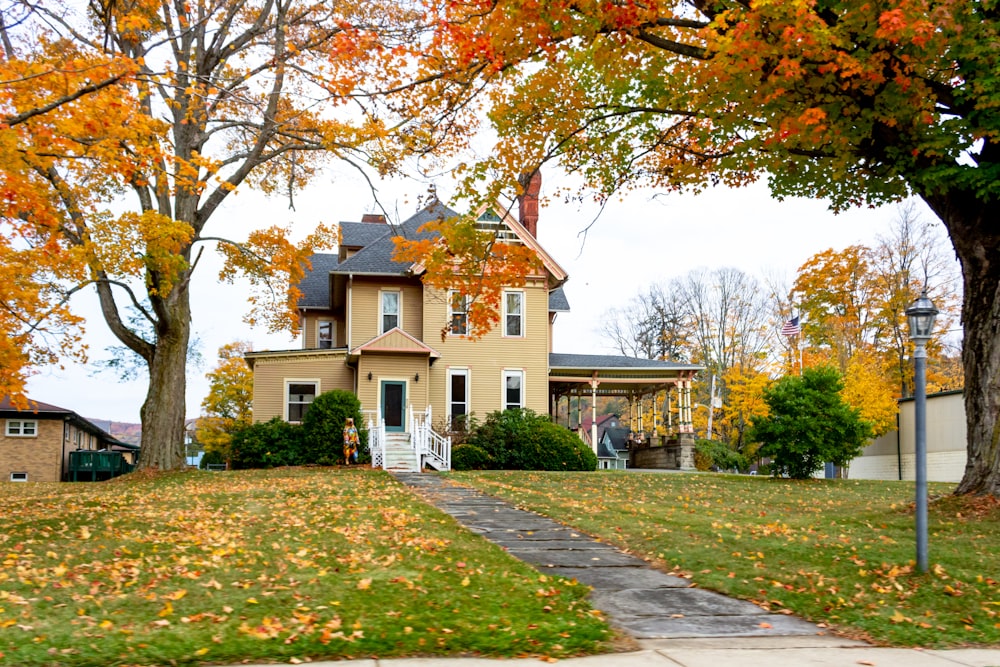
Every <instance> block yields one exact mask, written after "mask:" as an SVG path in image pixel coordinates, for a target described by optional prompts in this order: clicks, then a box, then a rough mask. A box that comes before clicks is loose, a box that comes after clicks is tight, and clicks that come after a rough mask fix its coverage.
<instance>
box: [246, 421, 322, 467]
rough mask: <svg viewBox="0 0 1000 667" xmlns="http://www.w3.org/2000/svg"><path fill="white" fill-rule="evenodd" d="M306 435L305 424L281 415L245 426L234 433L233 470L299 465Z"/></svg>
mask: <svg viewBox="0 0 1000 667" xmlns="http://www.w3.org/2000/svg"><path fill="white" fill-rule="evenodd" d="M302 435H303V434H302V427H301V426H297V425H295V424H289V423H288V422H286V421H284V420H283V419H281V418H280V417H275V418H274V419H272V420H271V421H269V422H261V423H258V424H251V425H250V426H246V427H244V428H241V429H239V430H237V431H235V432H234V433H233V440H232V443H231V445H230V457H231V458H230V464H231V466H232V468H233V470H246V469H249V468H275V467H278V466H293V465H299V464H301V463H303V462H304V461H303V459H302Z"/></svg>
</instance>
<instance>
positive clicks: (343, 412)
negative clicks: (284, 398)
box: [302, 389, 371, 465]
mask: <svg viewBox="0 0 1000 667" xmlns="http://www.w3.org/2000/svg"><path fill="white" fill-rule="evenodd" d="M348 417H353V418H354V425H355V426H356V427H357V429H358V440H359V441H360V442H359V445H358V462H359V463H368V462H370V461H371V455H370V453H369V451H368V432H367V431H366V430H364V429H363V428H362V427H363V424H364V422H362V418H361V402H360V401H359V400H358V397H357V396H355V395H354V394H353V393H351V392H349V391H344V390H342V389H334V390H332V391H325V392H323V393H322V394H320V395H319V396H317V397H316V399H315V400H314V401H313V402H312V403H310V404H309V409H308V410H306V414H305V417H303V418H302V436H303V438H302V462H303V463H318V464H320V465H335V464H338V463H344V424H346V423H347V418H348Z"/></svg>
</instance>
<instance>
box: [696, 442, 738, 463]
mask: <svg viewBox="0 0 1000 667" xmlns="http://www.w3.org/2000/svg"><path fill="white" fill-rule="evenodd" d="M694 461H695V467H696V468H697V469H698V470H736V471H741V470H746V469H747V468H749V467H750V465H749V463H748V462H747V459H746V457H745V456H743V455H742V454H740V453H739V452H737V451H733V450H732V449H731V448H730V447H729V445H727V444H726V443H724V442H720V441H718V440H696V441H695V443H694Z"/></svg>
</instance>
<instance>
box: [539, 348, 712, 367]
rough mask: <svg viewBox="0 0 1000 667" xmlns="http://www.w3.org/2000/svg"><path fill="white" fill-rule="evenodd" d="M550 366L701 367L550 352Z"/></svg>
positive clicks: (603, 355) (655, 360) (601, 355)
mask: <svg viewBox="0 0 1000 667" xmlns="http://www.w3.org/2000/svg"><path fill="white" fill-rule="evenodd" d="M549 368H649V369H701V368H703V367H702V366H698V365H696V364H686V363H678V362H676V361H660V360H658V359H635V358H633V357H618V356H613V355H606V354H563V353H555V352H554V353H552V354H549Z"/></svg>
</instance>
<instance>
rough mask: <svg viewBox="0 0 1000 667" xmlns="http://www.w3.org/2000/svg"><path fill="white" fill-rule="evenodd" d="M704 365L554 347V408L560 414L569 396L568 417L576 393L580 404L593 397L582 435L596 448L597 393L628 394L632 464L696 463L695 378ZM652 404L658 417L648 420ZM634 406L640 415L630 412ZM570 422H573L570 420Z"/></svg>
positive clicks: (675, 466) (677, 466)
mask: <svg viewBox="0 0 1000 667" xmlns="http://www.w3.org/2000/svg"><path fill="white" fill-rule="evenodd" d="M702 369H703V367H702V366H699V365H696V364H686V363H678V362H673V361H660V360H655V359H635V358H632V357H619V356H613V355H593V354H555V353H553V354H550V355H549V414H550V415H551V416H552V417H553V419H555V418H556V416H557V415H558V413H559V407H560V404H561V402H562V401H563V399H565V400H566V405H567V410H566V414H567V419H568V418H569V415H570V414H571V413H572V410H571V409H570V408H571V406H572V401H573V399H574V398H575V399H576V400H577V405H578V406H579V405H580V404H581V403H582V399H583V398H585V397H586V398H589V399H590V411H591V427H590V432H589V433H580V436H581V439H583V440H584V441H585V442H588V441H589V444H590V445H591V447H592V448H593V449H594V453H595V454H597V453H599V441H598V436H599V434H598V426H597V398H598V397H611V396H618V397H625V398H627V399H628V402H629V416H630V420H629V421H630V424H631V425H632V431H633V432H632V434H631V437H630V438H629V446H628V452H629V455H628V467H630V468H668V469H680V470H689V469H694V429H693V427H692V424H691V409H692V403H691V383H692V381H693V379H694V376H695V374H696V373H697V372H698V371H700V370H702ZM649 404H652V405H653V406H654V409H653V423H652V424H649V425H647V424H644V423H643V408H644V406H645V405H649ZM674 409H676V415H677V419H676V422H675V421H674V419H673V417H674ZM633 411H634V412H635V413H636V415H637V418H636V419H632V418H631V417H632V413H633ZM660 415H663V416H664V420H663V421H659V419H658V417H659V416H660ZM566 426H567V427H568V428H571V429H572V428H573V424H571V423H566ZM661 431H663V433H661ZM578 432H579V431H578Z"/></svg>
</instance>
